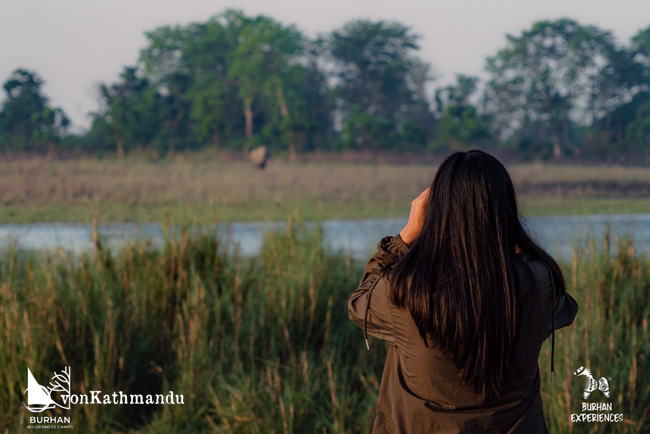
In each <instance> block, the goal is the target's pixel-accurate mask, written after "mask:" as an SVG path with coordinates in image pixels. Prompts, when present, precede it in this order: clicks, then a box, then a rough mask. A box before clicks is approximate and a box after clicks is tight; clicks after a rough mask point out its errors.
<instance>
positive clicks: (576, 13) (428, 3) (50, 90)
mask: <svg viewBox="0 0 650 434" xmlns="http://www.w3.org/2000/svg"><path fill="white" fill-rule="evenodd" d="M228 8H237V9H242V10H243V11H244V12H245V13H246V14H247V15H257V14H265V15H269V16H271V17H273V18H275V19H277V20H279V21H281V22H282V23H284V24H295V25H296V26H297V27H298V28H299V29H300V30H302V31H303V32H305V33H306V34H307V35H308V36H315V35H316V34H318V33H322V32H329V31H331V30H333V29H335V28H338V27H340V26H342V25H343V24H344V23H345V22H347V21H350V20H353V19H358V18H369V19H372V20H396V21H399V22H401V23H404V24H406V25H408V26H411V27H412V28H413V30H414V31H415V32H416V33H418V34H420V35H421V36H422V39H421V50H420V53H419V55H420V57H421V58H423V59H424V60H425V61H427V62H429V63H431V65H432V66H433V69H434V71H435V72H436V73H437V75H438V76H439V79H438V82H439V83H448V82H451V81H452V80H453V77H454V74H455V73H465V74H473V75H480V74H481V73H482V70H483V66H484V61H485V58H486V57H487V56H490V55H493V54H495V53H496V51H497V50H498V49H499V48H501V47H503V46H504V45H505V35H506V34H508V33H509V34H514V35H519V34H520V33H521V32H522V31H523V30H525V29H528V28H530V26H531V25H532V24H533V23H534V22H535V21H538V20H541V19H555V18H560V17H569V18H573V19H576V20H578V21H579V22H580V23H582V24H595V25H598V26H600V27H601V28H604V29H607V30H611V31H612V32H613V33H614V35H615V36H616V37H617V38H618V41H619V42H620V43H626V42H627V40H628V39H629V38H630V36H632V35H634V34H635V33H636V32H637V31H639V30H640V29H643V28H645V27H647V26H649V25H650V1H649V0H618V1H612V0H543V1H540V0H396V1H385V0H372V1H358V0H326V1H313V0H239V1H219V0H213V1H207V0H183V1H179V0H110V1H98V0H3V4H2V8H1V11H2V12H1V13H0V82H2V83H4V81H5V80H6V79H7V78H8V77H9V75H10V74H11V72H12V71H13V70H14V69H16V68H18V67H23V68H28V69H32V70H35V71H36V72H38V73H39V74H40V75H41V77H42V78H43V79H44V80H45V82H46V84H45V87H44V93H45V94H46V96H48V97H49V98H50V102H51V104H52V105H54V106H61V107H62V108H63V109H64V110H65V112H66V113H67V114H68V115H69V116H70V118H71V119H72V121H73V123H74V124H75V125H76V126H77V127H80V126H81V127H85V126H87V125H88V123H89V120H88V116H87V114H88V112H90V111H93V110H96V109H97V107H98V94H97V90H96V88H97V83H100V82H113V81H115V80H116V78H117V76H118V74H119V72H120V71H121V69H122V67H123V66H124V65H130V64H134V63H135V62H136V60H137V58H138V52H139V50H140V49H141V48H143V47H144V46H145V38H144V35H143V33H144V31H146V30H151V29H154V28H156V27H157V26H161V25H166V24H176V23H180V24H186V23H189V22H193V21H205V20H207V19H208V18H209V17H210V16H212V15H215V14H218V13H220V12H222V11H224V10H225V9H228ZM2 99H4V91H3V95H2Z"/></svg>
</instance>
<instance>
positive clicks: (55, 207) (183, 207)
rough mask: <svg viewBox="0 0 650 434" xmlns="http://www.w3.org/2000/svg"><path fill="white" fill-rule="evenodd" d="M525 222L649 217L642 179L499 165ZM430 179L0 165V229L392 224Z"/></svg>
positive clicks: (340, 165) (333, 169)
mask: <svg viewBox="0 0 650 434" xmlns="http://www.w3.org/2000/svg"><path fill="white" fill-rule="evenodd" d="M508 169H509V170H510V172H511V175H512V178H513V180H514V181H515V183H516V185H517V188H518V190H519V193H520V198H521V201H522V206H523V210H524V213H525V214H526V215H529V216H532V215H558V214H593V213H602V214H610V213H645V212H650V170H647V169H645V168H628V167H619V166H589V167H587V166H568V165H547V164H541V163H527V164H512V165H510V166H508ZM434 173H435V164H431V163H426V164H425V163H417V162H416V163H413V162H411V163H402V164H396V163H393V164H391V163H387V162H385V161H383V160H382V161H381V162H363V163H356V164H355V163H350V162H345V161H336V160H334V161H332V160H328V161H321V162H318V161H309V162H302V163H289V162H286V161H283V160H281V159H274V160H271V162H270V164H269V166H268V167H267V169H265V170H263V171H259V170H256V169H254V168H253V167H252V166H251V165H250V164H249V163H248V162H246V161H242V160H241V159H237V158H232V156H231V157H218V156H214V155H212V154H190V155H186V156H178V157H176V158H173V159H172V158H169V159H165V160H161V161H155V162H154V161H148V160H146V159H143V158H132V159H124V160H118V159H105V160H97V159H92V158H82V159H78V160H60V161H49V160H46V159H43V158H31V159H15V160H3V161H0V185H1V186H2V188H1V189H0V223H10V222H11V223H26V222H90V221H91V220H92V216H93V210H96V211H97V212H98V213H99V215H100V218H101V220H102V221H105V222H123V221H132V222H156V221H158V222H162V221H164V220H165V218H166V217H168V218H169V219H170V220H173V221H175V222H178V223H193V222H198V223H202V224H205V223H212V222H214V221H222V222H231V221H256V220H284V219H285V218H286V216H287V214H288V213H292V214H295V213H298V214H299V215H300V216H301V217H302V218H304V219H306V220H310V219H315V218H322V219H334V218H367V217H398V216H406V215H408V211H409V207H410V202H411V200H412V199H413V198H414V197H415V196H417V195H418V194H419V193H420V191H422V190H423V189H424V188H426V187H427V186H428V185H429V184H430V182H431V179H432V178H433V175H434Z"/></svg>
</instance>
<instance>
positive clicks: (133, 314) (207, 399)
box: [0, 221, 650, 433]
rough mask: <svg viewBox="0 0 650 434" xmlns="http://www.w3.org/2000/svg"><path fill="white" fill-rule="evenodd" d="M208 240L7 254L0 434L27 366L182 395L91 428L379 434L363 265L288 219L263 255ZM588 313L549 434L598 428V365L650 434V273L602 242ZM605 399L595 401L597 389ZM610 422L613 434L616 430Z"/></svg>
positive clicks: (381, 353) (566, 341)
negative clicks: (351, 313) (360, 313)
mask: <svg viewBox="0 0 650 434" xmlns="http://www.w3.org/2000/svg"><path fill="white" fill-rule="evenodd" d="M225 251H226V249H225V247H224V246H221V245H220V244H219V243H218V242H217V238H216V237H215V234H212V233H210V232H202V233H197V232H196V231H194V232H193V231H181V232H180V233H175V234H174V233H169V234H168V236H167V237H166V240H165V243H164V246H163V248H162V249H154V248H152V247H151V245H149V244H147V243H143V242H139V243H136V244H128V245H125V246H124V247H123V248H122V249H121V250H120V251H119V252H116V253H115V254H110V253H108V252H106V251H104V250H102V249H101V246H100V248H98V249H97V250H96V251H94V252H92V253H89V254H85V255H82V256H79V257H72V256H71V255H68V254H67V253H65V252H63V251H61V250H57V251H55V252H53V253H51V254H45V255H38V254H27V255H24V254H21V253H20V252H17V251H11V252H8V253H6V254H4V256H3V257H2V258H1V259H0V430H1V431H7V432H21V431H22V432H24V431H26V425H27V424H28V418H29V416H32V414H31V413H29V412H28V411H27V410H25V408H24V407H23V405H22V402H23V400H24V399H25V397H24V395H23V390H24V389H25V388H26V372H25V371H26V367H30V369H31V370H32V372H33V373H34V375H35V376H36V378H37V379H40V380H43V382H42V384H43V383H44V382H45V381H46V379H49V378H50V376H51V375H52V372H54V371H55V370H59V369H61V368H62V367H63V366H71V368H72V389H73V390H72V391H73V393H76V394H81V393H88V392H89V391H91V390H102V391H103V392H105V393H112V392H114V391H115V392H116V391H120V390H121V391H123V392H124V393H129V394H130V393H139V394H147V393H166V392H168V391H170V390H172V391H174V393H175V394H183V395H184V402H185V403H184V405H166V406H142V405H76V406H73V407H72V409H71V410H69V411H65V412H59V413H57V412H56V411H50V412H46V413H44V414H47V415H55V414H61V415H66V416H71V417H72V424H73V425H74V426H75V429H76V430H79V432H105V431H136V430H138V431H141V432H156V433H157V432H260V433H266V432H292V433H293V432H296V433H302V432H368V431H369V430H370V427H371V423H372V420H373V416H374V407H375V401H376V398H377V396H378V388H379V382H380V379H381V371H382V368H383V363H384V360H385V355H386V352H385V346H384V345H383V344H381V343H380V342H377V341H376V342H374V343H373V345H372V351H367V350H366V349H365V345H364V344H363V340H362V337H361V332H360V331H359V330H358V329H357V328H356V327H354V326H353V325H352V323H351V322H350V321H349V320H348V318H347V306H346V303H347V299H348V296H349V294H350V292H351V291H352V290H353V289H354V288H355V287H356V285H357V284H358V279H359V278H360V276H361V267H362V266H363V264H359V263H354V262H352V261H350V260H349V259H347V258H344V257H342V256H339V255H335V254H331V253H329V252H327V251H326V250H324V248H323V244H322V236H321V234H320V233H319V232H318V231H317V230H307V229H305V228H304V227H302V226H300V225H296V224H292V223H291V221H290V222H289V224H288V225H287V229H286V230H284V231H282V232H278V233H274V234H270V235H268V236H267V237H266V239H265V242H264V245H263V248H262V252H261V254H260V255H259V257H257V258H254V259H245V258H242V257H240V256H238V255H236V254H235V255H228V254H226V253H225ZM565 273H566V276H567V281H568V286H569V288H570V289H569V290H570V291H571V292H572V293H573V294H575V296H576V298H577V300H578V302H579V303H580V305H581V311H580V313H579V315H578V318H577V320H576V323H575V324H574V326H572V327H571V328H570V329H567V330H566V331H562V332H559V333H558V336H557V343H558V345H557V353H556V362H557V365H556V366H557V367H556V380H555V383H554V384H553V385H551V384H550V383H549V381H548V379H547V378H546V377H547V375H546V371H547V369H546V368H545V367H546V366H548V357H549V354H548V353H549V349H548V348H546V347H545V348H544V351H543V354H542V360H541V374H542V393H543V399H544V403H545V412H546V416H547V419H548V422H549V427H550V428H551V430H552V432H567V431H569V430H570V429H573V431H575V432H592V430H593V427H594V425H593V424H581V425H578V424H574V425H573V426H571V425H570V423H569V418H568V415H569V414H570V413H571V412H579V408H580V403H581V402H582V400H581V388H582V387H584V381H583V380H584V379H583V378H577V377H573V375H572V373H573V371H574V370H575V369H576V368H578V367H579V366H581V365H586V366H588V367H590V368H592V369H593V370H594V373H596V372H598V371H600V372H601V375H606V376H609V377H611V378H612V381H611V384H612V402H613V403H614V409H615V411H617V412H621V413H624V414H625V422H624V423H622V424H619V425H618V426H616V429H617V430H620V431H622V432H642V431H647V430H648V426H649V425H648V424H649V423H650V422H649V420H648V419H649V418H650V415H649V414H648V405H649V404H650V380H649V379H648V368H649V367H650V365H649V363H650V362H649V358H648V356H649V354H648V353H649V351H650V349H649V347H648V341H649V339H648V338H649V334H648V324H647V322H648V318H649V316H650V314H649V307H648V304H647V303H645V297H647V296H648V289H649V288H650V268H649V267H648V261H647V259H645V258H642V257H638V256H635V255H634V252H633V249H632V247H631V245H630V244H624V245H623V246H622V249H621V252H620V253H619V254H618V255H615V256H612V257H607V256H604V255H601V254H598V253H596V252H595V247H594V245H591V246H590V247H589V248H588V249H587V250H586V251H584V252H577V254H576V257H575V259H574V261H573V264H565ZM594 396H596V394H594ZM607 425H608V424H601V425H600V426H599V427H598V426H597V428H600V430H601V431H607V430H611V427H612V425H609V426H607Z"/></svg>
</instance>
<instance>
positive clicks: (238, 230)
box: [0, 214, 650, 259]
mask: <svg viewBox="0 0 650 434" xmlns="http://www.w3.org/2000/svg"><path fill="white" fill-rule="evenodd" d="M406 220H407V219H406V218H386V219H365V220H325V221H323V222H322V226H321V228H322V230H323V236H324V240H325V243H326V245H327V246H328V247H329V248H331V249H332V250H334V251H337V252H343V253H346V254H350V255H352V256H354V257H355V258H358V259H365V258H367V257H369V255H371V254H372V253H373V251H374V249H375V246H376V245H377V243H378V242H379V240H380V239H381V238H382V237H383V236H385V235H395V234H397V233H399V231H400V230H401V229H402V227H404V225H405V224H406ZM524 224H525V226H526V227H527V229H528V230H529V232H530V233H531V234H532V235H533V236H534V237H535V238H536V239H537V240H538V241H539V242H540V243H541V244H542V246H544V248H546V249H547V251H548V252H549V253H551V254H552V255H555V256H557V257H559V258H563V259H568V258H570V257H571V255H572V252H573V249H574V248H575V245H576V243H579V244H580V245H584V243H585V234H587V235H588V236H589V237H590V238H593V239H595V240H596V241H597V242H598V243H599V244H601V245H602V242H603V239H604V234H605V232H606V231H607V228H609V231H610V233H611V235H612V236H614V235H617V236H619V237H621V238H623V237H628V236H629V237H630V238H631V239H632V240H633V241H634V244H635V249H636V251H637V252H638V253H643V254H646V255H647V254H650V214H633V215H624V214H621V215H586V216H558V217H532V218H529V219H527V220H526V221H525V222H524ZM284 227H285V224H283V223H270V222H264V223H232V224H230V225H228V226H226V225H220V226H217V232H218V236H219V237H220V238H221V239H222V240H223V241H224V242H226V241H227V242H228V246H229V248H230V250H231V251H234V250H235V249H238V250H239V251H240V253H241V254H242V255H244V256H254V255H256V254H257V253H258V252H259V251H260V248H261V244H262V238H263V234H264V233H265V232H267V231H271V230H280V229H282V228H284ZM99 234H100V237H101V239H102V240H103V242H104V243H105V245H107V246H108V247H109V248H112V249H115V248H119V247H120V246H121V245H123V244H125V243H127V242H129V241H131V240H134V239H143V240H150V241H151V242H152V243H153V245H155V246H161V245H162V240H163V234H162V229H161V226H160V225H159V224H158V223H145V224H134V223H113V224H103V225H100V226H99ZM612 244H613V243H612ZM10 245H11V246H14V245H15V246H17V247H18V248H19V249H23V250H42V251H52V250H54V249H55V248H59V247H60V248H62V249H64V250H65V251H72V252H74V253H81V252H84V251H90V250H92V248H93V243H92V228H91V227H90V226H89V225H84V224H74V223H35V224H20V225H14V224H7V225H0V249H6V248H7V247H8V246H10Z"/></svg>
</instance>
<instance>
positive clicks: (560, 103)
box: [0, 9, 650, 161]
mask: <svg viewBox="0 0 650 434" xmlns="http://www.w3.org/2000/svg"><path fill="white" fill-rule="evenodd" d="M145 36H146V39H147V45H146V46H145V47H144V48H143V49H142V50H141V51H140V57H139V59H138V61H137V63H136V64H135V65H133V66H128V67H125V68H124V69H123V71H122V72H121V74H120V75H119V77H118V78H117V79H116V81H115V82H114V83H110V84H109V83H106V84H103V85H101V86H100V94H101V99H102V101H101V104H100V107H99V108H98V109H97V110H96V111H95V112H94V113H93V114H92V116H93V122H92V126H91V129H90V131H89V132H88V133H87V134H86V135H85V136H84V137H70V138H69V140H67V142H66V137H67V136H66V129H67V127H68V124H69V121H68V119H67V117H66V116H65V114H64V113H63V112H62V111H61V110H60V109H56V108H50V107H49V106H48V105H47V99H46V98H45V97H44V96H43V95H42V93H41V86H42V80H41V79H40V78H39V77H38V76H37V75H36V73H34V72H30V71H25V70H16V71H15V72H14V74H13V75H12V76H11V77H10V78H9V80H7V82H6V83H5V91H6V92H7V97H8V99H7V100H6V101H5V102H4V104H3V108H2V111H0V143H1V145H4V148H5V150H8V151H9V150H28V151H40V152H43V151H46V150H47V152H50V153H51V151H52V150H53V149H54V147H55V145H56V147H61V148H68V149H73V148H75V147H77V148H79V147H80V148H81V149H82V150H84V151H86V152H93V151H98V152H106V151H107V150H109V149H112V150H114V152H116V154H117V155H119V156H122V155H125V154H127V153H129V152H132V151H133V150H142V151H145V152H148V153H150V154H157V155H159V156H162V155H167V154H174V153H175V152H177V151H182V150H189V149H201V148H206V147H210V148H212V149H214V150H215V151H219V150H222V149H230V150H238V151H246V150H247V149H250V148H251V147H253V146H259V145H265V146H267V147H268V148H270V149H271V150H272V152H273V154H274V155H278V154H279V155H283V154H288V155H289V156H290V157H291V159H292V160H295V159H296V158H297V157H298V156H299V155H300V154H301V153H303V152H305V151H321V150H334V151H336V150H342V149H363V150H366V151H371V150H373V151H374V150H388V149H389V150H395V151H404V150H408V151H417V152H421V151H422V150H425V149H427V148H428V149H431V148H433V149H437V150H443V149H445V150H448V149H465V148H469V147H483V148H485V147H493V148H498V149H501V150H506V151H508V152H517V153H519V154H520V155H522V156H524V157H525V158H566V157H587V158H599V159H605V160H607V161H610V160H612V159H613V158H626V159H628V160H630V159H634V158H636V156H637V155H639V154H647V149H648V145H647V141H645V140H644V139H643V137H644V136H643V133H642V130H643V128H644V127H643V125H642V124H643V119H642V118H638V117H637V113H643V110H642V106H643V105H644V103H645V102H646V101H648V100H650V27H648V28H646V29H642V30H641V31H639V32H638V33H637V34H636V35H634V36H633V37H632V38H631V39H630V41H629V42H628V43H627V44H620V43H618V42H617V41H616V39H615V38H614V36H613V35H612V34H611V32H609V31H607V30H604V29H601V28H599V27H597V26H593V25H583V24H581V23H579V22H577V21H575V20H572V19H568V18H560V19H556V20H543V21H539V22H536V23H534V24H533V25H532V27H531V28H529V29H526V30H524V31H523V32H522V33H521V34H520V35H516V36H513V35H508V36H507V38H506V41H505V44H504V46H503V47H502V48H501V49H500V50H499V51H498V52H497V53H495V54H494V55H493V56H490V57H488V59H487V61H486V70H487V72H488V74H489V76H488V79H487V80H486V81H485V82H482V81H481V80H479V79H478V78H477V77H472V76H466V75H462V74H459V75H457V77H456V82H455V83H453V84H451V85H444V86H439V87H438V88H437V89H434V92H431V90H432V89H431V82H432V81H433V79H434V75H433V74H432V72H431V71H432V68H431V66H430V65H429V64H427V63H426V62H424V61H423V60H422V59H421V58H420V57H419V42H420V36H419V35H417V34H416V33H415V32H414V31H413V30H412V29H411V28H410V27H408V26H405V25H404V24H401V23H399V22H394V21H370V20H354V21H350V22H348V23H346V24H344V25H343V26H342V27H340V28H338V29H335V30H333V31H331V32H329V33H327V34H322V35H319V36H318V37H317V38H315V39H311V38H309V37H307V36H306V35H305V34H303V33H302V32H301V31H300V30H299V29H298V28H296V27H295V26H293V25H285V24H283V23H281V22H279V21H277V20H275V19H273V18H270V17H268V16H264V15H257V16H248V15H246V14H244V13H243V12H242V11H239V10H231V9H229V10H226V11H224V12H223V13H221V14H218V15H215V16H213V17H211V18H209V19H208V20H206V21H204V22H196V23H190V24H187V25H167V26H161V27H158V28H156V29H153V30H151V31H148V32H146V33H145ZM640 116H641V115H640ZM62 142H66V143H62Z"/></svg>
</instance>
